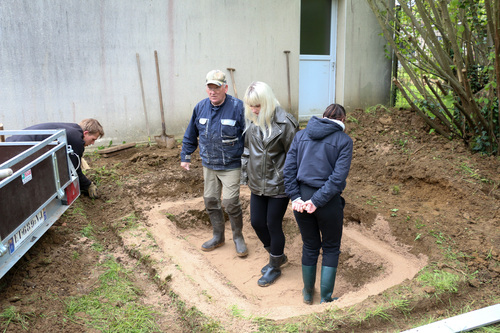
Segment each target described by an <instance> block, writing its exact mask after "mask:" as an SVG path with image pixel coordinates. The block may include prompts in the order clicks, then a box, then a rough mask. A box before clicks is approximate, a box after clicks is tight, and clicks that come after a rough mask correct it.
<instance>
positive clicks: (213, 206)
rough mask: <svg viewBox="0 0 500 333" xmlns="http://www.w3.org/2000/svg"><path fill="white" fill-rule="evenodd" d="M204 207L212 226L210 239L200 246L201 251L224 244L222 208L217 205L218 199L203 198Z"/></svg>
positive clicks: (210, 249)
mask: <svg viewBox="0 0 500 333" xmlns="http://www.w3.org/2000/svg"><path fill="white" fill-rule="evenodd" d="M204 199H205V207H206V209H207V213H208V216H209V218H210V223H211V224H212V228H213V237H212V239H211V240H209V241H206V242H205V243H203V245H202V246H201V249H202V250H203V251H212V250H214V249H216V248H218V247H219V246H222V245H224V242H225V238H224V229H225V226H224V223H225V221H224V213H223V212H222V209H221V208H220V207H218V201H217V199H215V198H204Z"/></svg>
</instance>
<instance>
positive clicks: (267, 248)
mask: <svg viewBox="0 0 500 333" xmlns="http://www.w3.org/2000/svg"><path fill="white" fill-rule="evenodd" d="M264 248H265V249H266V250H267V252H269V254H271V248H270V247H264ZM287 263H288V257H287V256H286V255H285V254H283V257H282V259H281V263H280V268H281V267H283V266H285V265H286V264H287ZM269 268H271V264H267V265H266V266H264V267H262V269H261V270H260V273H261V274H262V275H264V274H265V273H266V271H267V270H268V269H269Z"/></svg>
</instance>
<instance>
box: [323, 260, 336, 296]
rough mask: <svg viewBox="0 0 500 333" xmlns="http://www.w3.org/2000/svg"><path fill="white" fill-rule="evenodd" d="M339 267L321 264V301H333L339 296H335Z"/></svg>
mask: <svg viewBox="0 0 500 333" xmlns="http://www.w3.org/2000/svg"><path fill="white" fill-rule="evenodd" d="M336 275H337V267H329V266H321V302H320V303H325V302H332V301H334V300H336V299H338V297H333V298H332V294H333V288H334V287H335V277H336Z"/></svg>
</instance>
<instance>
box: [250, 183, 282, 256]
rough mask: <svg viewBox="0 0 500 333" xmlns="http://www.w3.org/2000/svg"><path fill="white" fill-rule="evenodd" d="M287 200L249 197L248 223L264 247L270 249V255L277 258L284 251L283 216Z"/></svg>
mask: <svg viewBox="0 0 500 333" xmlns="http://www.w3.org/2000/svg"><path fill="white" fill-rule="evenodd" d="M288 201H289V199H288V198H273V197H266V196H260V195H255V194H253V193H252V195H251V196H250V221H251V223H252V227H253V229H254V230H255V233H256V234H257V237H259V239H260V241H261V242H262V244H263V245H264V247H270V248H271V254H273V255H276V256H279V255H282V254H283V251H284V249H285V234H284V233H283V228H282V226H283V216H285V212H286V209H287V207H288Z"/></svg>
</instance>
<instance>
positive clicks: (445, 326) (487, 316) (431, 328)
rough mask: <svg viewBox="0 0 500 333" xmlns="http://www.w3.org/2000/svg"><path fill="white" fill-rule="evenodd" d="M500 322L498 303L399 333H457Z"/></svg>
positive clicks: (499, 305) (499, 306)
mask: <svg viewBox="0 0 500 333" xmlns="http://www.w3.org/2000/svg"><path fill="white" fill-rule="evenodd" d="M498 322H500V303H499V304H495V305H492V306H488V307H486V308H482V309H479V310H475V311H471V312H467V313H463V314H461V315H458V316H455V317H451V318H448V319H443V320H440V321H436V322H435V323H432V324H428V325H424V326H420V327H416V328H412V329H411V330H408V331H404V332H401V333H431V332H440V333H458V332H465V331H470V330H473V329H476V328H479V327H483V326H487V325H492V324H495V323H498Z"/></svg>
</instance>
